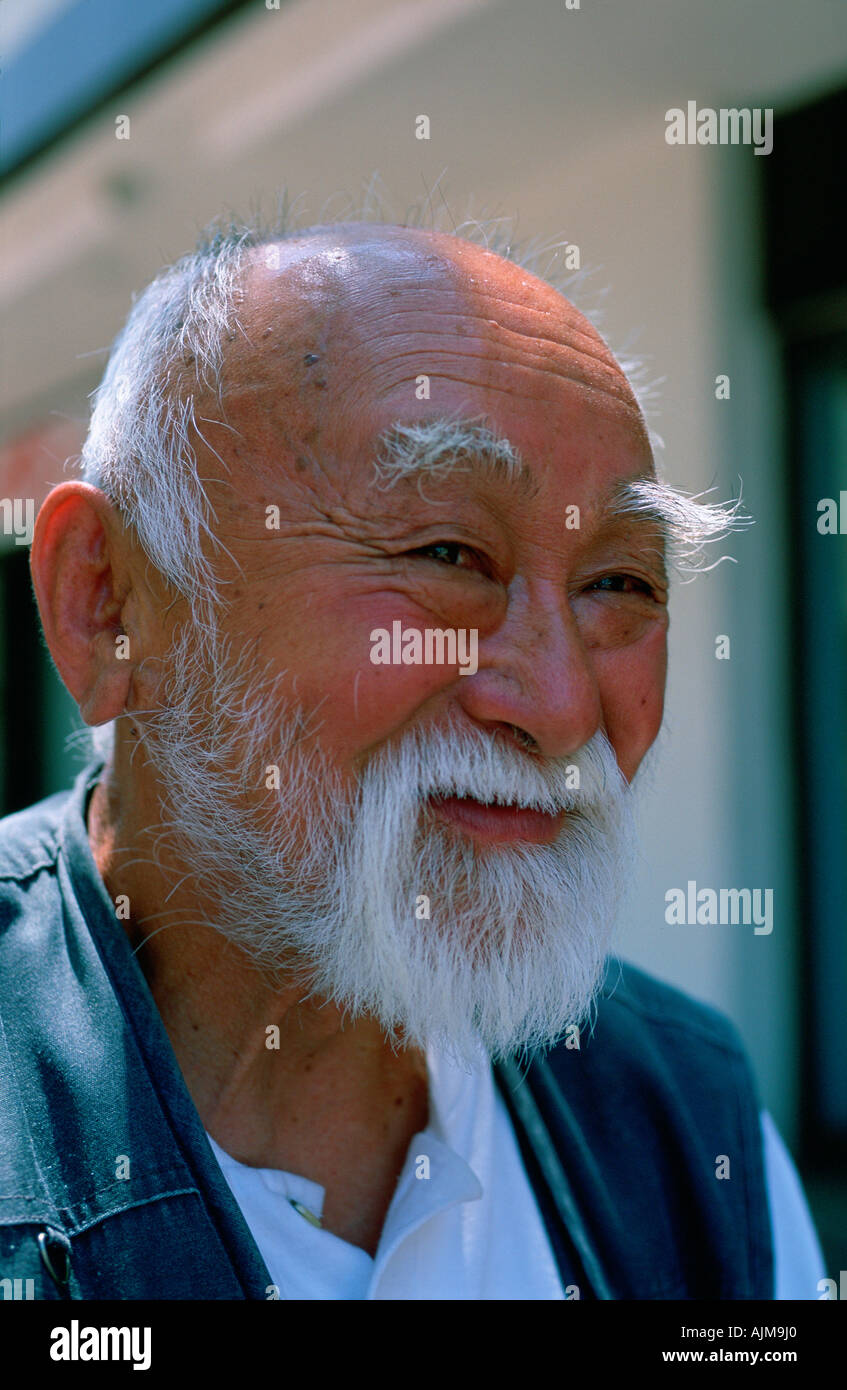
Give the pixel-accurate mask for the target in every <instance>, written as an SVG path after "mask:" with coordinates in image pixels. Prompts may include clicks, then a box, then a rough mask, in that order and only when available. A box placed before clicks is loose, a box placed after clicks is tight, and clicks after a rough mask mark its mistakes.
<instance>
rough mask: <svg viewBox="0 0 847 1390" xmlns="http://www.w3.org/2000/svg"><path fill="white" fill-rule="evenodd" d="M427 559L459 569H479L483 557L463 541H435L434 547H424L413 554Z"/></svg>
mask: <svg viewBox="0 0 847 1390" xmlns="http://www.w3.org/2000/svg"><path fill="white" fill-rule="evenodd" d="M411 553H412V554H413V555H421V556H423V557H424V558H425V559H430V560H438V561H439V562H440V563H441V564H443V565H453V566H454V567H456V568H458V569H471V568H474V569H478V568H480V566H481V559H482V557H481V556H480V555H478V554H477V552H476V551H475V550H473V549H472V548H471V547H470V546H469V545H462V543H461V541H435V542H434V543H433V544H432V545H422V546H420V547H419V548H418V549H417V550H413V551H412V552H411Z"/></svg>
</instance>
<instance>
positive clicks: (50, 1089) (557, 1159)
mask: <svg viewBox="0 0 847 1390" xmlns="http://www.w3.org/2000/svg"><path fill="white" fill-rule="evenodd" d="M101 767H102V763H101V762H99V761H98V762H96V763H92V764H90V765H89V767H87V768H86V769H84V771H83V772H82V773H80V775H79V777H78V778H77V780H76V783H75V785H74V788H73V790H72V791H70V792H61V793H59V794H58V795H56V796H52V797H49V798H48V799H47V800H45V801H42V802H40V803H39V804H38V805H36V806H32V807H30V808H29V809H28V810H26V811H22V812H19V813H18V814H17V815H14V816H9V817H7V818H6V819H5V820H4V821H2V822H0V1282H2V1281H4V1280H8V1281H9V1283H8V1286H7V1285H6V1284H5V1283H3V1284H2V1293H3V1295H4V1296H6V1297H11V1296H18V1297H21V1296H22V1297H28V1296H29V1297H35V1298H39V1299H65V1298H71V1299H97V1298H123V1299H139V1298H141V1299H144V1298H150V1299H266V1298H268V1297H269V1296H272V1294H271V1293H270V1290H271V1287H272V1280H271V1277H270V1275H269V1273H268V1270H267V1268H266V1266H265V1264H264V1261H263V1259H262V1257H261V1255H260V1254H259V1251H258V1249H257V1247H256V1244H255V1242H254V1240H253V1237H252V1235H251V1234H250V1231H249V1229H248V1227H247V1225H246V1223H245V1221H244V1218H243V1216H242V1215H241V1212H240V1210H239V1208H238V1206H237V1204H236V1202H235V1200H234V1198H233V1196H232V1194H231V1192H230V1190H229V1187H228V1186H227V1183H226V1181H225V1179H224V1177H223V1175H222V1173H221V1171H220V1169H219V1167H218V1165H217V1162H216V1161H215V1158H214V1155H213V1154H212V1151H211V1149H210V1147H209V1144H208V1142H207V1140H206V1136H205V1133H204V1130H203V1126H202V1123H201V1121H200V1117H199V1115H198V1113H197V1110H196V1108H195V1106H194V1104H193V1102H192V1100H191V1097H190V1095H189V1093H188V1090H187V1088H186V1085H185V1082H184V1080H183V1077H182V1073H181V1071H180V1069H179V1065H178V1063H177V1061H176V1058H175V1056H174V1053H173V1050H172V1048H171V1045H170V1041H169V1039H168V1036H167V1034H166V1032H165V1029H164V1025H163V1024H162V1021H161V1018H160V1016H159V1013H158V1011H157V1009H156V1006H155V1003H154V1001H153V998H152V995H151V994H150V991H149V989H148V987H147V983H146V980H145V978H144V975H143V973H142V971H141V969H140V967H139V966H138V964H137V962H136V960H135V957H134V956H133V954H132V950H131V947H130V945H129V941H128V939H127V937H126V935H125V933H124V932H123V930H122V929H121V927H120V924H119V923H118V922H117V921H116V915H115V908H114V904H113V903H112V902H111V900H110V899H109V896H108V894H107V892H106V889H105V886H104V884H103V882H102V880H101V878H100V877H99V875H98V873H97V869H96V866H95V863H94V859H93V857H92V854H91V850H90V847H89V843H88V836H87V831H86V823H85V814H86V808H87V804H88V796H89V794H90V792H91V791H92V789H93V788H94V786H95V785H96V783H97V781H98V778H99V774H100V771H101ZM580 1044H581V1045H580V1047H579V1048H578V1049H577V1048H574V1047H571V1048H568V1047H567V1046H566V1045H565V1044H564V1043H562V1044H560V1045H558V1046H556V1047H554V1048H552V1049H551V1050H549V1051H548V1052H547V1053H546V1054H544V1055H541V1054H538V1055H536V1056H535V1057H534V1058H533V1060H532V1061H531V1063H530V1064H529V1065H528V1067H527V1066H526V1065H524V1066H523V1067H522V1068H521V1069H519V1068H518V1066H517V1064H516V1062H504V1063H501V1064H499V1065H497V1066H495V1076H496V1079H497V1082H498V1084H499V1086H500V1087H501V1090H502V1092H503V1095H504V1097H505V1099H506V1103H507V1106H508V1108H509V1112H510V1115H511V1117H512V1121H513V1124H514V1127H515V1132H516V1135H517V1139H518V1144H519V1146H520V1150H521V1153H522V1156H523V1158H524V1162H525V1164H526V1168H527V1173H528V1176H529V1178H530V1181H531V1183H532V1186H533V1189H534V1191H535V1194H536V1199H537V1201H538V1204H539V1207H540V1210H541V1213H542V1216H543V1219H544V1222H545V1225H546V1227H547V1231H548V1235H549V1237H550V1241H551V1244H552V1246H553V1250H554V1253H555V1255H556V1259H557V1262H558V1266H559V1272H560V1275H561V1278H562V1281H563V1284H564V1285H565V1287H566V1289H567V1290H568V1291H569V1296H571V1297H580V1298H583V1299H586V1298H588V1299H591V1298H601V1299H607V1298H613V1299H625V1298H640V1299H672V1298H685V1299H689V1298H690V1299H695V1298H696V1299H700V1298H707V1299H715V1298H720V1299H747V1298H765V1299H770V1298H772V1297H773V1255H772V1249H771V1229H770V1219H769V1211H768V1203H767V1193H766V1188H765V1177H764V1166H763V1154H762V1141H761V1133H760V1127H759V1106H758V1100H757V1097H756V1093H755V1087H754V1083H753V1079H752V1076H751V1073H750V1068H749V1065H748V1062H747V1060H746V1057H745V1054H744V1051H743V1048H742V1046H741V1043H740V1041H739V1039H738V1037H737V1035H736V1033H735V1031H734V1029H733V1028H732V1025H731V1024H730V1023H729V1022H728V1021H727V1020H726V1019H725V1018H724V1017H723V1016H722V1015H720V1014H719V1013H716V1012H715V1011H714V1010H713V1009H710V1008H708V1007H706V1006H705V1005H702V1004H699V1003H696V1002H695V1001H693V1000H692V999H689V998H688V997H687V996H685V995H683V994H681V993H680V992H679V991H677V990H674V989H671V988H669V987H668V986H666V985H663V984H661V983H659V982H658V981H656V980H654V979H652V978H651V977H649V976H648V975H645V974H644V973H643V972H641V971H639V970H637V969H635V968H634V967H632V966H628V965H627V966H622V965H620V964H619V963H618V962H617V961H612V960H610V961H609V963H608V968H607V971H606V976H605V981H604V984H603V988H602V991H601V994H600V997H599V1002H598V1004H597V1007H596V1010H595V1012H594V1026H593V1029H592V1030H591V1032H590V1033H589V1032H588V1031H587V1030H586V1031H584V1033H583V1036H582V1038H581V1039H580ZM727 1160H728V1172H729V1176H728V1178H727V1177H724V1178H721V1177H720V1176H718V1174H719V1173H721V1172H726V1171H727ZM18 1280H20V1281H21V1282H20V1284H17V1283H16V1281H18ZM10 1290H14V1293H12V1292H9V1291H10Z"/></svg>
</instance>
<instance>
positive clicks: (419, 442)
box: [374, 418, 531, 490]
mask: <svg viewBox="0 0 847 1390" xmlns="http://www.w3.org/2000/svg"><path fill="white" fill-rule="evenodd" d="M374 467H375V470H376V477H377V485H378V486H379V487H382V488H390V487H393V486H394V484H395V483H397V482H398V481H399V480H400V479H401V478H409V477H417V478H423V477H443V476H445V475H446V474H448V473H451V472H453V471H454V470H456V469H463V468H468V467H476V468H479V467H482V468H486V469H489V470H490V471H491V472H493V473H494V474H496V475H497V476H498V477H499V478H500V479H502V480H503V481H505V482H508V483H511V484H517V485H518V486H519V487H521V489H523V490H526V489H527V487H529V486H531V473H530V470H529V468H528V467H527V465H526V463H525V462H524V460H523V459H522V458H521V456H520V453H519V452H518V450H517V449H516V448H515V446H514V445H513V444H512V443H511V441H510V440H508V439H505V438H503V436H502V435H498V434H497V433H496V432H495V431H494V430H493V429H491V428H490V426H489V425H487V424H486V423H485V422H484V421H482V420H458V419H453V420H451V419H446V418H445V419H436V420H424V421H420V422H419V423H413V424H400V423H398V424H395V425H392V426H390V428H389V429H387V430H385V431H384V432H383V434H382V435H381V436H380V439H379V444H378V451H377V456H376V458H375V460H374Z"/></svg>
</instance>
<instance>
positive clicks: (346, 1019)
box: [0, 224, 820, 1299]
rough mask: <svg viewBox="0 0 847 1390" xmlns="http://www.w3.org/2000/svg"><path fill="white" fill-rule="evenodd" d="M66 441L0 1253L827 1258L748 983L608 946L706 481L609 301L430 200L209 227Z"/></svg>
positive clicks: (720, 1260) (305, 1264) (465, 1271)
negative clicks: (624, 363) (671, 455)
mask: <svg viewBox="0 0 847 1390" xmlns="http://www.w3.org/2000/svg"><path fill="white" fill-rule="evenodd" d="M83 462H84V478H85V481H78V482H77V481H74V482H65V483H62V484H61V485H60V486H58V487H56V488H55V489H54V490H53V491H52V492H51V493H50V495H49V496H48V497H47V499H46V501H45V502H44V505H43V507H42V509H41V512H40V515H39V517H38V522H37V526H36V531H35V535H34V540H33V551H32V572H33V579H34V584H35V589H36V593H37V597H38V602H39V607H40V611H41V616H42V620H43V625H44V632H45V635H46V639H47V642H48V645H49V648H50V651H51V653H52V656H53V659H54V661H55V663H56V666H57V668H58V670H59V673H60V675H61V677H62V679H63V681H64V682H65V684H66V686H67V687H68V689H69V691H70V692H71V694H72V696H73V698H74V699H75V700H76V701H77V703H78V705H79V709H80V712H81V715H82V717H83V719H84V720H85V722H86V723H87V724H90V725H93V726H101V725H102V726H105V731H106V735H107V737H106V738H102V737H100V756H99V757H98V758H97V760H96V761H94V762H93V763H92V764H91V765H90V766H89V767H88V768H86V769H85V770H84V771H83V773H82V774H81V775H80V777H79V778H78V780H77V783H76V786H75V789H74V790H73V792H72V793H63V794H60V795H59V796H58V797H53V798H50V799H49V800H48V801H46V802H43V803H42V804H40V805H39V806H36V807H33V808H31V809H30V810H28V811H26V812H23V813H20V814H19V815H16V816H12V817H10V818H8V819H7V821H5V822H4V823H3V826H2V831H0V877H1V878H2V897H0V925H2V932H0V962H2V965H1V966H0V968H2V970H3V975H4V979H6V980H7V981H8V982H10V984H11V988H9V987H8V986H7V988H6V990H5V995H6V999H5V1002H4V1004H3V1024H4V1029H5V1045H6V1046H7V1047H8V1049H9V1052H10V1054H11V1060H10V1062H9V1063H4V1065H3V1066H2V1067H0V1074H2V1078H3V1080H2V1082H0V1094H2V1095H3V1098H4V1103H5V1105H6V1107H7V1110H8V1113H9V1114H10V1115H11V1116H12V1120H11V1122H7V1124H6V1126H5V1128H4V1135H5V1138H4V1143H5V1145H6V1147H5V1149H4V1151H3V1159H2V1164H3V1167H2V1169H0V1172H1V1173H2V1191H0V1211H2V1212H3V1216H2V1220H3V1223H4V1224H3V1229H2V1231H0V1236H2V1241H3V1244H2V1247H0V1248H2V1260H3V1268H2V1271H0V1272H2V1274H4V1275H6V1274H8V1275H10V1276H14V1277H20V1278H22V1279H26V1278H32V1279H33V1280H34V1281H35V1284H36V1286H37V1295H36V1296H39V1297H44V1298H61V1297H71V1298H83V1299H84V1298H103V1297H109V1298H111V1297H120V1298H134V1297H151V1298H173V1299H177V1298H183V1299H185V1298H198V1299H201V1298H212V1299H227V1298H248V1299H269V1298H320V1299H333V1298H342V1299H356V1298H395V1299H396V1298H451V1299H487V1298H510V1299H518V1298H521V1299H562V1298H583V1299H590V1298H603V1299H615V1298H650V1299H655V1298H727V1299H742V1298H751V1297H753V1298H755V1297H765V1298H771V1297H774V1296H777V1297H780V1296H789V1295H792V1294H795V1295H796V1294H797V1293H800V1292H802V1295H803V1296H805V1297H810V1298H813V1297H815V1289H814V1286H813V1285H814V1279H815V1278H816V1277H817V1275H818V1274H819V1272H820V1271H819V1259H818V1254H817V1249H816V1244H815V1238H814V1234H813V1232H812V1230H811V1226H810V1223H809V1219H808V1214H807V1212H806V1209H805V1205H804V1203H803V1200H802V1197H801V1196H800V1194H799V1191H798V1190H797V1189H796V1178H795V1177H794V1174H793V1170H792V1169H791V1166H790V1161H789V1160H788V1159H787V1156H786V1154H785V1151H784V1149H783V1148H782V1147H781V1145H780V1141H779V1139H778V1137H777V1136H776V1135H775V1133H774V1132H773V1127H772V1125H771V1124H770V1122H769V1121H768V1120H767V1118H766V1117H765V1119H764V1120H762V1117H761V1116H760V1114H759V1110H758V1105H757V1101H756V1096H755V1090H754V1083H753V1081H752V1078H751V1075H750V1072H749V1068H748V1064H747V1062H746V1059H745V1056H744V1053H743V1050H742V1048H741V1046H740V1043H739V1041H738V1039H737V1036H736V1035H735V1033H734V1031H733V1030H732V1028H731V1026H730V1025H729V1023H728V1022H727V1021H726V1020H725V1019H724V1018H722V1017H721V1016H720V1015H718V1014H716V1013H715V1012H714V1011H712V1010H711V1009H708V1008H706V1007H704V1006H702V1005H700V1004H697V1003H696V1002H694V1001H693V1000H691V999H688V998H687V997H685V996H684V995H682V994H680V993H678V992H677V991H675V990H672V989H670V988H668V987H666V986H664V985H662V984H660V983H659V982H657V981H655V980H653V979H651V978H649V977H648V976H646V975H644V974H643V973H641V972H639V971H637V970H635V969H633V968H630V967H626V968H624V967H622V966H621V965H619V964H613V963H612V961H611V958H610V956H609V949H610V935H609V933H610V927H611V924H612V922H613V919H614V915H615V909H616V904H617V900H618V897H619V895H620V892H621V889H622V887H623V886H624V885H625V883H626V881H627V878H628V876H629V872H630V869H631V865H632V854H633V849H632V833H631V826H632V809H631V801H632V792H631V791H630V785H629V784H630V783H631V782H632V780H633V778H634V777H635V774H636V772H637V770H638V768H639V765H640V764H641V763H642V760H643V759H644V757H645V754H646V753H647V752H648V750H649V749H650V747H651V744H652V743H653V742H654V740H655V738H656V735H657V733H658V730H659V727H660V723H661V719H662V702H663V691H664V683H665V664H666V639H667V627H668V615H667V575H666V569H665V549H666V544H667V543H668V542H669V543H671V544H672V545H674V544H675V545H677V546H680V545H681V546H683V547H685V546H686V545H690V544H692V543H696V542H697V541H699V540H701V539H703V538H704V537H706V536H708V535H710V534H712V533H714V532H716V531H717V530H718V529H719V528H720V527H721V526H723V525H724V524H725V521H726V517H725V516H724V515H723V514H722V513H720V512H719V510H718V509H710V508H706V507H702V506H698V505H696V504H694V503H692V502H691V501H690V500H688V499H686V498H684V497H682V496H681V495H680V494H678V493H675V492H673V491H672V490H671V489H670V488H668V487H667V486H665V485H664V484H662V483H660V482H659V481H658V480H657V479H656V476H655V472H654V466H653V460H652V455H651V449H650V443H649V438H648V434H647V431H646V428H645V424H644V419H643V416H642V413H641V410H640V408H639V405H638V403H637V400H636V398H635V396H634V394H633V390H632V388H631V386H630V384H629V382H628V380H627V378H626V376H625V375H624V373H623V371H622V370H621V368H620V366H619V365H618V363H617V362H616V360H615V358H614V357H613V356H612V354H611V352H610V351H609V349H608V347H607V346H606V344H605V342H604V341H603V339H602V338H601V337H600V336H599V334H598V333H597V332H596V331H595V329H594V328H593V327H592V326H591V324H590V323H589V322H588V321H587V320H586V319H585V318H584V317H583V316H582V314H580V313H579V312H577V310H576V309H575V308H574V307H573V306H572V305H571V304H570V303H569V302H568V301H567V300H565V299H564V298H562V297H561V295H560V294H559V293H558V292H557V291H556V290H555V289H553V288H552V287H551V286H550V285H548V284H546V283H544V282H542V281H541V280H539V279H537V278H536V277H535V276H534V275H532V274H530V273H529V272H528V271H527V270H525V269H522V268H521V267H520V266H519V265H517V264H515V263H513V262H511V261H510V260H507V259H503V258H501V257H500V256H498V255H495V254H493V253H492V252H490V251H488V250H485V249H482V248H481V247H480V246H478V245H475V244H472V243H470V242H467V241H464V240H461V239H459V238H457V237H453V236H447V235H443V234H438V233H435V232H424V231H420V230H411V229H407V228H401V227H392V226H369V225H363V224H346V225H338V226H331V227H316V228H311V229H308V230H306V231H301V232H298V233H292V234H288V235H286V236H281V237H280V236H276V237H274V236H270V235H266V234H261V233H247V234H233V235H227V234H221V235H218V236H217V237H216V238H214V239H212V240H211V241H210V242H208V243H206V244H204V245H203V246H202V247H201V249H200V250H199V251H198V252H197V253H196V254H195V255H193V256H189V257H186V258H185V259H184V260H182V261H181V262H179V263H177V265H176V266H174V267H171V268H170V269H169V270H167V271H165V272H163V273H162V275H160V276H159V277H158V279H157V280H156V281H154V283H153V284H152V285H151V286H150V287H149V288H148V289H147V291H146V292H145V294H144V295H143V296H141V298H140V299H139V300H138V302H137V303H136V305H135V307H134V309H133V312H132V315H131V317H130V320H129V322H128V324H127V327H126V329H125V330H124V333H123V334H122V336H121V338H120V340H119V342H118V344H117V346H116V349H115V351H114V353H113V356H112V359H111V361H110V364H109V368H108V371H107V373H106V377H105V380H104V383H103V385H102V387H101V389H100V391H99V393H98V397H97V402H96V408H95V411H94V415H93V419H92V423H91V430H90V433H89V437H88V440H87V443H86V447H85V453H84V460H83ZM2 1038H3V1033H0V1039H2ZM792 1184H793V1186H792ZM13 1194H14V1195H13ZM791 1242H793V1245H791ZM789 1247H790V1248H789ZM775 1268H776V1273H775Z"/></svg>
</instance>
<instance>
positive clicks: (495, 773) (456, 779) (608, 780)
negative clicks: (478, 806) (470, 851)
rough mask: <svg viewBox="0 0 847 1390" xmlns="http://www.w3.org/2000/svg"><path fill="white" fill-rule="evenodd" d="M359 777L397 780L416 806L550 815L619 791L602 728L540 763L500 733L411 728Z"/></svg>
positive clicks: (621, 785) (589, 805) (622, 786)
mask: <svg viewBox="0 0 847 1390" xmlns="http://www.w3.org/2000/svg"><path fill="white" fill-rule="evenodd" d="M362 777H363V778H364V779H367V780H373V779H376V781H377V782H381V783H382V784H383V790H384V791H385V792H386V794H387V792H388V784H389V782H390V784H391V786H392V787H393V788H395V789H396V787H397V785H398V782H399V784H400V785H401V786H403V787H405V788H406V789H407V791H408V792H409V793H411V794H412V795H413V797H414V799H415V801H416V802H417V804H418V805H419V806H421V805H425V804H426V803H427V802H433V801H439V800H442V799H447V798H449V797H459V798H470V799H472V800H474V801H478V802H482V803H483V804H488V805H496V806H514V807H518V808H521V809H527V810H534V811H541V812H545V813H547V814H550V815H557V814H559V813H561V812H567V813H571V814H574V813H579V812H589V811H592V810H594V809H597V808H599V807H601V806H602V805H603V804H605V803H607V802H608V801H609V800H610V799H614V798H615V797H616V796H619V795H620V794H621V793H622V792H623V791H625V790H626V789H627V783H626V781H625V779H624V777H623V775H622V773H621V772H620V769H619V768H618V766H617V760H616V758H615V754H614V750H613V749H612V746H611V744H610V743H609V741H608V738H607V737H606V735H605V733H604V732H603V731H602V730H598V732H597V733H596V734H595V735H594V736H593V737H592V738H591V739H590V740H589V742H588V743H586V744H584V745H583V747H582V748H580V749H578V750H576V751H575V752H574V753H573V754H571V755H569V756H568V757H562V758H542V757H538V756H535V755H533V754H530V753H528V752H526V751H525V750H522V749H519V748H517V747H515V745H514V744H513V743H512V742H511V741H510V740H509V739H508V738H507V736H506V735H504V734H502V733H500V732H498V731H495V732H493V733H491V732H486V731H484V730H483V729H475V728H473V727H472V726H469V725H465V724H460V723H458V722H457V721H456V720H455V719H454V720H452V721H450V722H449V723H448V724H447V725H446V726H443V727H439V728H433V729H414V730H412V731H410V732H409V733H407V734H406V735H405V737H404V738H403V740H402V741H401V743H400V744H399V745H397V746H395V747H393V748H388V749H386V750H384V752H383V753H382V754H377V755H375V756H374V757H373V758H371V759H370V760H369V762H368V764H367V765H366V767H365V769H364V770H363V773H362Z"/></svg>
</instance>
